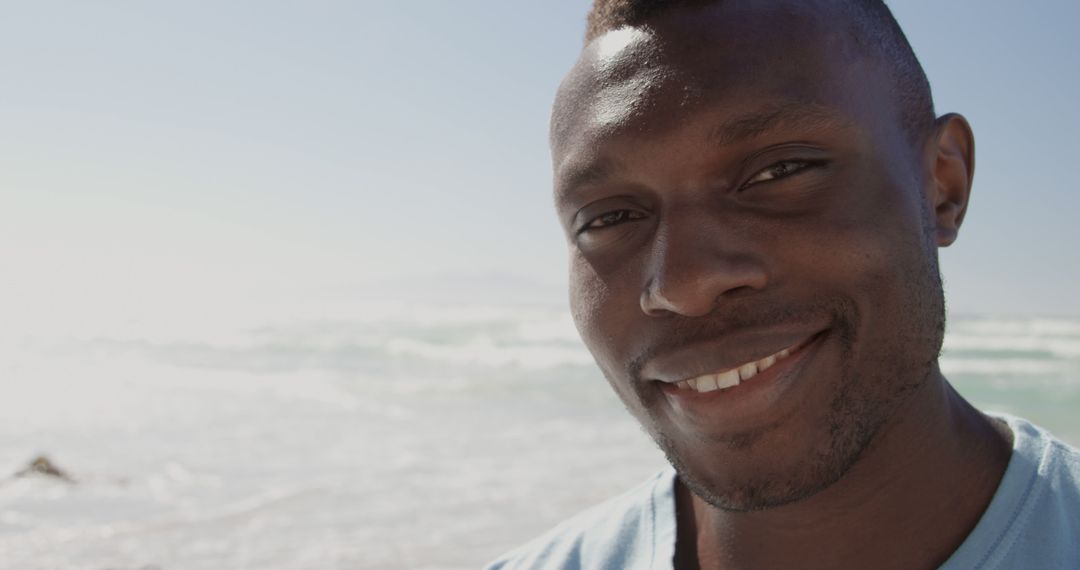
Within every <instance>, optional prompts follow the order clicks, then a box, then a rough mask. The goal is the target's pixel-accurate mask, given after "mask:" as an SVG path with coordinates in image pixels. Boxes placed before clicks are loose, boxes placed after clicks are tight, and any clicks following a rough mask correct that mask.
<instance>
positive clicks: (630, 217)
mask: <svg viewBox="0 0 1080 570" xmlns="http://www.w3.org/2000/svg"><path fill="white" fill-rule="evenodd" d="M644 217H645V214H643V213H641V212H637V211H634V210H615V211H612V212H606V213H604V214H600V215H599V216H597V217H595V218H593V219H591V220H589V223H587V224H585V226H584V227H582V228H581V229H580V230H578V233H584V232H587V231H591V230H602V229H604V228H610V227H611V226H617V225H619V224H624V223H626V222H632V221H634V220H640V219H643V218H644Z"/></svg>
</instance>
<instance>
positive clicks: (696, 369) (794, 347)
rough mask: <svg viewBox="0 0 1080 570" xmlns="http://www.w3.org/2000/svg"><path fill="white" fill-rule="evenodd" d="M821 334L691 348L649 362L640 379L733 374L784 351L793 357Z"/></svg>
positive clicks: (753, 337) (743, 338)
mask: <svg viewBox="0 0 1080 570" xmlns="http://www.w3.org/2000/svg"><path fill="white" fill-rule="evenodd" d="M823 332H824V331H823V330H821V329H814V330H811V331H806V330H803V331H796V332H771V331H763V332H757V333H753V334H746V335H740V336H739V337H737V338H729V339H724V340H723V341H722V342H721V343H707V344H698V345H692V346H688V347H685V348H682V349H679V350H676V351H673V352H669V353H665V354H663V355H660V356H657V357H656V358H654V359H652V360H650V361H649V362H647V363H646V364H645V366H644V367H643V368H642V370H641V377H642V378H643V379H645V380H655V381H659V382H664V383H668V384H674V383H676V382H681V381H683V380H688V379H690V378H696V377H698V376H701V375H703V374H717V373H720V372H724V371H727V370H733V369H735V368H738V367H739V366H741V365H743V364H746V363H748V362H756V361H758V360H761V359H763V358H765V357H767V356H769V355H771V354H776V353H778V352H780V351H781V350H783V349H785V348H786V349H790V350H791V353H792V355H794V353H795V352H798V350H800V349H802V348H803V347H805V346H806V345H808V344H810V343H811V342H812V341H813V340H814V339H815V338H816V337H818V336H820V335H821V334H822V333H823Z"/></svg>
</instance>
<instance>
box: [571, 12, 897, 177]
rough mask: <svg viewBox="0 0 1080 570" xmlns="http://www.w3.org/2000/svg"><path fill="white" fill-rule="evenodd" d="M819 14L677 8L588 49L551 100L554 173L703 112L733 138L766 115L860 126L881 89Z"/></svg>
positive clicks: (840, 21) (842, 26)
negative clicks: (575, 159)
mask: <svg viewBox="0 0 1080 570" xmlns="http://www.w3.org/2000/svg"><path fill="white" fill-rule="evenodd" d="M831 4H832V3H825V2H815V1H805V2H774V3H769V2H761V1H757V2H738V1H732V2H719V3H713V4H711V5H708V6H704V7H699V8H678V9H673V10H671V11H670V12H668V13H665V14H664V15H663V16H661V17H658V18H654V19H652V20H650V21H649V22H648V23H647V24H646V25H642V26H636V27H624V28H621V29H618V30H614V31H611V32H608V33H606V34H604V35H602V36H600V37H599V38H597V39H595V40H594V41H592V42H591V43H590V44H589V45H588V46H586V48H585V49H584V50H583V52H582V54H581V57H580V59H579V60H578V62H577V64H576V65H575V66H574V68H573V69H572V70H571V72H570V73H569V74H568V76H567V78H566V79H565V80H564V82H563V85H562V86H561V87H560V91H559V95H558V97H557V99H556V104H555V107H554V110H553V114H552V125H551V136H552V141H551V142H552V151H553V159H554V160H555V163H556V170H557V171H558V170H559V167H560V163H561V162H563V161H564V160H565V159H566V158H567V156H568V155H570V154H573V153H574V151H575V150H576V151H594V150H596V149H597V148H598V147H599V146H600V145H601V144H602V143H604V142H605V141H609V140H611V139H618V138H620V137H624V136H633V137H642V136H660V135H663V134H664V133H665V132H669V131H672V130H675V129H678V128H680V127H684V126H685V125H686V123H687V122H690V121H693V120H696V119H699V118H700V117H701V112H702V110H703V109H707V110H708V114H709V115H710V117H711V118H712V119H716V120H717V121H718V123H719V124H721V125H730V126H735V127H740V128H741V130H747V129H749V130H753V128H754V127H755V125H757V126H763V124H764V123H763V118H764V117H767V116H769V115H776V114H777V113H778V111H788V112H787V113H786V114H785V113H780V114H781V115H785V116H784V117H781V118H789V119H790V118H798V117H799V116H800V114H801V115H803V116H804V118H805V119H807V120H826V119H828V118H829V116H830V115H832V116H833V117H834V118H835V119H836V121H837V122H848V123H850V122H858V121H860V120H872V119H873V118H874V115H875V114H880V113H881V109H880V106H881V105H883V104H884V103H883V102H882V101H883V100H888V99H889V98H888V97H887V96H885V97H879V98H878V101H877V103H876V105H873V104H872V105H870V106H869V107H868V106H867V104H866V103H867V102H868V101H870V102H873V101H874V99H873V95H872V94H871V93H870V92H871V91H873V90H875V89H879V90H883V87H882V86H884V85H885V84H886V82H885V81H883V80H882V74H881V73H880V69H878V67H879V65H877V64H876V62H873V61H870V60H868V58H866V57H864V56H863V51H862V50H861V49H859V47H858V45H857V43H856V41H855V40H854V35H853V34H852V26H851V24H850V23H848V21H849V18H846V17H842V16H841V15H838V14H837V11H838V9H836V8H832V9H830V7H829V5H831ZM883 94H884V93H883ZM886 95H887V94H886ZM800 108H801V109H802V111H800ZM711 130H712V131H716V130H717V129H716V128H711ZM737 130H738V129H737ZM714 134H715V133H714ZM720 135H721V136H720V137H719V139H720V140H721V141H722V140H723V138H724V137H723V133H720ZM578 154H580V152H578Z"/></svg>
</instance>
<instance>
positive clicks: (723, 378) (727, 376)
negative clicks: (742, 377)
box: [716, 370, 739, 389]
mask: <svg viewBox="0 0 1080 570" xmlns="http://www.w3.org/2000/svg"><path fill="white" fill-rule="evenodd" d="M716 385H717V387H719V388H721V389H723V388H731V387H732V386H738V385H739V371H738V370H728V371H727V372H721V373H720V374H717V375H716Z"/></svg>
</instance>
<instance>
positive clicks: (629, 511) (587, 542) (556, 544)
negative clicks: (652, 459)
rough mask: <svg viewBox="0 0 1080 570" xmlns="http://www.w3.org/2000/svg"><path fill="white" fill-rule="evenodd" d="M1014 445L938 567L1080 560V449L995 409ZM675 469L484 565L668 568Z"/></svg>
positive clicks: (498, 569) (964, 569)
mask: <svg viewBox="0 0 1080 570" xmlns="http://www.w3.org/2000/svg"><path fill="white" fill-rule="evenodd" d="M996 417H999V418H1001V419H1003V420H1005V421H1006V422H1007V423H1008V425H1009V427H1010V428H1011V429H1012V432H1013V453H1012V457H1011V458H1010V459H1009V465H1008V467H1007V468H1006V470H1005V476H1004V477H1003V478H1002V479H1001V484H1000V485H999V486H998V490H997V492H996V493H994V498H993V499H992V500H991V501H990V506H989V507H987V509H986V512H985V513H983V516H982V518H981V519H979V523H978V524H977V525H976V526H975V530H973V531H972V532H971V534H970V535H968V537H967V539H966V540H965V541H964V543H963V544H961V545H960V548H958V549H957V550H956V552H954V553H953V555H952V556H951V557H950V558H949V559H948V560H947V561H946V562H945V564H944V565H943V566H942V567H941V568H942V569H945V570H971V569H992V568H1002V569H1005V568H1024V569H1027V568H1032V569H1046V568H1049V569H1059V568H1061V569H1065V568H1071V569H1080V451H1077V450H1076V449H1074V448H1072V447H1069V446H1068V445H1066V444H1064V443H1062V442H1060V441H1058V440H1057V439H1055V438H1054V437H1053V436H1052V435H1050V434H1049V433H1047V432H1046V431H1045V430H1043V429H1041V428H1039V427H1037V426H1035V425H1033V424H1031V423H1028V422H1027V421H1024V420H1022V419H1020V418H1016V417H1013V416H1007V415H998V416H996ZM675 520H676V519H675V471H674V469H671V468H668V469H665V470H664V471H662V472H661V473H659V474H658V475H656V476H655V477H653V478H652V479H650V480H649V481H646V482H645V483H644V484H642V485H641V486H639V487H637V488H635V489H633V490H631V491H629V492H628V493H626V494H624V495H622V496H620V497H617V498H615V499H612V500H611V501H608V502H606V503H604V504H602V505H599V506H597V507H594V508H592V509H590V510H588V511H585V512H584V513H582V514H580V515H578V516H576V517H574V518H572V519H570V520H568V521H566V522H564V523H562V524H560V525H559V526H557V527H555V528H554V529H552V530H551V531H550V532H548V533H547V534H545V535H543V536H541V537H540V538H538V539H536V540H534V541H532V542H530V543H528V544H526V545H524V546H522V547H521V548H518V549H516V550H514V551H511V552H509V553H507V554H506V555H504V556H503V557H501V558H499V559H498V560H497V561H495V562H493V563H491V564H490V565H489V566H488V567H487V570H523V569H544V570H547V569H552V570H554V569H559V570H609V569H610V570H639V569H640V570H646V569H648V570H672V560H673V558H674V555H675Z"/></svg>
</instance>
